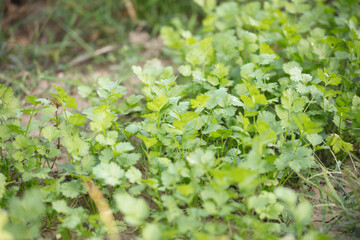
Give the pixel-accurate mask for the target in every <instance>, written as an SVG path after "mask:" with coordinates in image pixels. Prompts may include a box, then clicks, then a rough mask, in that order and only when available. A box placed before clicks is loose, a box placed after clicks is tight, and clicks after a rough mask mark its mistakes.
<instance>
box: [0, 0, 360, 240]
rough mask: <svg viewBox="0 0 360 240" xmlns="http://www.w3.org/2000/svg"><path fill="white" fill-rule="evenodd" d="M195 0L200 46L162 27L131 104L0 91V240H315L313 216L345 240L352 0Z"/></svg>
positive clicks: (99, 89) (351, 224)
mask: <svg viewBox="0 0 360 240" xmlns="http://www.w3.org/2000/svg"><path fill="white" fill-rule="evenodd" d="M195 2H196V3H197V4H198V5H199V6H200V7H201V8H202V9H203V11H204V13H206V17H205V19H204V20H203V22H202V30H201V32H200V33H199V34H197V35H193V34H192V33H190V32H189V31H186V30H184V29H179V28H178V26H175V27H171V26H166V27H163V28H162V30H161V36H162V38H163V41H164V43H165V45H166V46H167V47H168V52H170V54H172V56H174V59H175V60H176V61H177V63H178V65H177V66H176V68H175V69H174V68H173V67H170V66H167V67H164V66H163V65H162V63H161V62H160V61H159V60H157V59H154V60H151V61H148V62H147V63H146V64H145V65H144V66H143V67H140V66H133V72H134V73H135V74H136V76H137V77H138V78H139V80H140V81H141V83H142V85H143V87H142V95H141V96H140V95H130V96H128V95H127V94H126V88H125V87H123V86H121V83H120V82H118V81H113V80H111V79H108V78H104V77H103V78H99V79H98V81H97V85H96V86H95V87H90V86H85V85H83V86H79V87H78V93H79V94H80V95H81V96H82V97H83V98H86V99H88V100H89V101H90V102H91V104H92V105H91V107H89V108H86V109H85V110H83V111H79V110H77V109H78V106H77V100H76V99H75V98H74V97H72V96H70V95H68V94H67V93H66V91H65V90H64V89H62V88H60V87H58V86H55V90H56V93H54V94H51V97H50V98H49V99H43V98H37V97H36V96H27V97H26V104H25V106H23V105H20V103H19V101H18V98H16V97H15V96H14V94H13V91H12V88H11V87H9V86H6V85H3V84H1V85H0V113H1V115H0V121H1V122H0V147H1V165H0V168H1V172H2V173H1V174H0V204H1V207H2V210H1V211H0V220H1V221H0V238H1V239H39V238H44V239H45V238H46V237H45V235H44V233H45V232H47V231H50V230H52V231H54V232H55V235H56V237H57V238H63V239H75V238H76V239H84V238H89V239H103V238H104V236H108V238H109V239H120V238H121V237H122V236H125V235H126V234H132V233H134V235H132V236H134V238H135V236H136V237H137V238H140V239H146V240H150V239H152V240H156V239H200V240H201V239H330V237H328V236H327V235H326V232H327V231H328V230H329V228H328V227H327V226H326V225H325V217H326V214H327V212H331V214H332V215H333V216H334V219H335V222H334V223H332V226H336V225H337V224H338V223H341V222H344V224H345V225H346V229H347V231H349V232H350V234H352V233H353V234H354V236H355V235H356V231H358V229H359V223H358V221H356V219H357V218H358V214H359V212H358V210H359V209H358V208H357V207H354V206H355V205H354V204H356V203H358V202H359V194H358V191H357V190H356V187H353V188H352V190H350V191H349V190H348V189H349V188H347V187H346V185H348V186H350V185H351V186H357V185H358V184H359V178H358V173H357V172H356V171H354V170H353V168H356V167H357V166H356V165H357V164H358V163H359V159H358V157H357V154H358V153H357V152H356V151H354V149H356V147H357V146H358V139H359V131H358V128H359V127H358V126H359V123H360V118H359V116H360V115H359V104H360V98H359V96H358V95H359V85H358V78H359V77H358V76H359V74H360V64H359V58H358V56H359V52H360V39H359V38H360V30H359V27H358V26H357V25H358V20H359V19H360V16H359V15H360V11H357V10H359V5H358V3H357V1H351V0H341V1H334V2H331V4H326V3H325V1H321V0H318V1H304V0H296V1H295V0H293V1H290V2H288V1H277V0H272V1H262V2H258V1H249V2H242V1H240V2H230V1H222V2H221V3H219V4H216V1H214V0H202V1H199V0H196V1H195ZM27 115H28V116H29V117H28V119H29V120H28V121H27V124H25V125H23V123H22V121H20V120H21V119H22V118H23V117H24V116H27ZM64 160H65V161H64ZM349 163H351V164H353V165H354V166H352V165H351V164H349ZM343 171H347V172H349V174H348V176H349V178H348V179H346V178H341V176H342V173H343ZM299 186H300V187H299ZM301 186H303V187H302V188H301ZM310 187H315V188H317V189H318V191H319V192H320V194H321V196H324V195H325V196H326V197H325V198H323V199H321V200H320V201H321V204H322V205H323V206H332V208H329V209H326V208H323V212H324V213H323V214H324V215H323V216H324V217H323V223H324V224H323V225H322V227H321V228H320V230H319V229H315V228H314V227H313V224H312V215H313V209H314V206H313V204H312V202H311V201H310V200H311V197H309V195H307V194H304V191H302V190H306V188H310ZM291 188H293V189H291ZM295 190H296V191H295ZM327 210H329V211H327ZM54 229H55V230H54Z"/></svg>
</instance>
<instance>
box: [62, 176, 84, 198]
mask: <svg viewBox="0 0 360 240" xmlns="http://www.w3.org/2000/svg"><path fill="white" fill-rule="evenodd" d="M60 191H61V193H62V194H63V195H64V196H65V197H68V198H76V197H77V196H78V195H79V194H80V193H85V191H84V188H83V187H82V185H81V183H80V182H79V181H78V180H72V181H70V182H65V183H62V184H61V187H60Z"/></svg>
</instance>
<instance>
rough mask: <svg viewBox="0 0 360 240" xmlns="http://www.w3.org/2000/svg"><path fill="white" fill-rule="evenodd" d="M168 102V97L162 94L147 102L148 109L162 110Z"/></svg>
mask: <svg viewBox="0 0 360 240" xmlns="http://www.w3.org/2000/svg"><path fill="white" fill-rule="evenodd" d="M167 102H168V98H167V97H165V96H161V97H158V98H155V99H154V101H152V102H149V103H147V107H148V109H150V110H152V111H156V112H160V110H161V109H162V108H163V107H164V106H165V105H166V103H167Z"/></svg>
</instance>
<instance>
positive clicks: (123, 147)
mask: <svg viewBox="0 0 360 240" xmlns="http://www.w3.org/2000/svg"><path fill="white" fill-rule="evenodd" d="M132 150H134V146H133V145H131V143H129V142H119V143H118V144H116V146H115V151H116V152H117V153H124V152H129V151H132Z"/></svg>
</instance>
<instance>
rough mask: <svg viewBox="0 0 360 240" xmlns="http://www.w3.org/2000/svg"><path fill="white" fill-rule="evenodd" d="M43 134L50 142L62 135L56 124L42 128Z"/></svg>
mask: <svg viewBox="0 0 360 240" xmlns="http://www.w3.org/2000/svg"><path fill="white" fill-rule="evenodd" d="M42 135H43V136H44V138H46V139H47V140H48V141H49V142H52V141H53V140H54V139H56V138H58V137H60V136H61V131H60V130H59V129H58V128H57V127H55V126H47V127H45V128H44V129H43V130H42Z"/></svg>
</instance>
